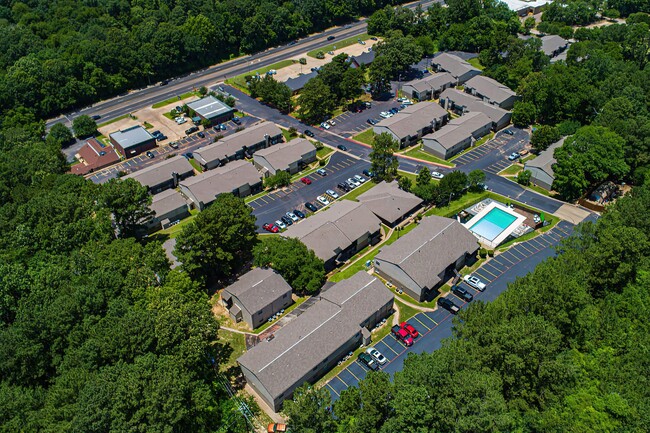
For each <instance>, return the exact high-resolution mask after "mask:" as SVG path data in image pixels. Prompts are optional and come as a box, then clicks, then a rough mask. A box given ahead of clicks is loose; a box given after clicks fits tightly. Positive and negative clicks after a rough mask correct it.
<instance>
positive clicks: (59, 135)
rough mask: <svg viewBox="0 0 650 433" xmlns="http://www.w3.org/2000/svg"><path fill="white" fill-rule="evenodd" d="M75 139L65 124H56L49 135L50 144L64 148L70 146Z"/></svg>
mask: <svg viewBox="0 0 650 433" xmlns="http://www.w3.org/2000/svg"><path fill="white" fill-rule="evenodd" d="M73 139H74V137H73V136H72V132H71V131H70V129H69V128H68V127H67V126H65V125H64V124H63V123H55V124H54V125H53V126H52V128H51V129H50V132H49V133H48V134H47V140H48V142H52V143H54V144H56V145H58V146H62V147H65V146H67V145H68V144H70V143H71V142H72V140H73Z"/></svg>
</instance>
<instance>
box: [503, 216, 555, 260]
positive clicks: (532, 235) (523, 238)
mask: <svg viewBox="0 0 650 433" xmlns="http://www.w3.org/2000/svg"><path fill="white" fill-rule="evenodd" d="M544 219H545V220H546V221H548V222H549V224H548V225H547V226H544V227H542V228H540V229H537V230H533V231H532V232H530V233H526V234H525V235H523V236H519V237H518V238H515V239H512V240H509V241H508V242H506V243H504V244H501V245H499V248H497V251H500V252H504V251H506V250H507V249H508V248H510V247H511V246H512V245H513V244H515V243H518V242H525V241H527V240H530V239H532V238H535V237H537V236H539V235H541V234H542V233H546V232H547V231H549V230H551V229H552V228H553V227H555V224H557V223H558V222H559V221H560V219H559V218H557V217H554V216H551V215H547V214H544Z"/></svg>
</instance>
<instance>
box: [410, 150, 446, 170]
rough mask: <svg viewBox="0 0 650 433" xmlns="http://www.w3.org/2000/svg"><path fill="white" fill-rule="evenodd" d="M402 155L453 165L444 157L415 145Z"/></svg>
mask: <svg viewBox="0 0 650 433" xmlns="http://www.w3.org/2000/svg"><path fill="white" fill-rule="evenodd" d="M404 155H406V156H410V157H413V158H418V159H423V160H425V161H429V162H433V163H434V164H439V165H444V166H445V167H455V164H452V163H450V162H447V161H445V160H444V159H441V158H438V157H436V156H433V155H431V154H430V153H427V152H425V151H423V150H420V149H418V148H417V147H416V148H414V149H411V150H409V151H408V152H405V153H404Z"/></svg>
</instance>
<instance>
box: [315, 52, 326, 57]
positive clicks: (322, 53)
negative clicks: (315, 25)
mask: <svg viewBox="0 0 650 433" xmlns="http://www.w3.org/2000/svg"><path fill="white" fill-rule="evenodd" d="M316 58H317V59H324V58H325V53H324V52H322V51H319V52H317V53H316Z"/></svg>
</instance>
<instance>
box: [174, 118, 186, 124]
mask: <svg viewBox="0 0 650 433" xmlns="http://www.w3.org/2000/svg"><path fill="white" fill-rule="evenodd" d="M174 120H175V121H176V124H177V125H182V124H183V123H185V122H187V119H186V118H184V117H180V116H179V117H176V118H174Z"/></svg>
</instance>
